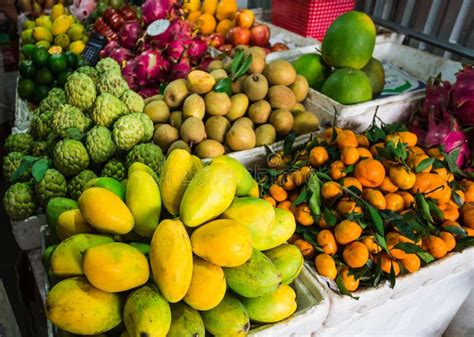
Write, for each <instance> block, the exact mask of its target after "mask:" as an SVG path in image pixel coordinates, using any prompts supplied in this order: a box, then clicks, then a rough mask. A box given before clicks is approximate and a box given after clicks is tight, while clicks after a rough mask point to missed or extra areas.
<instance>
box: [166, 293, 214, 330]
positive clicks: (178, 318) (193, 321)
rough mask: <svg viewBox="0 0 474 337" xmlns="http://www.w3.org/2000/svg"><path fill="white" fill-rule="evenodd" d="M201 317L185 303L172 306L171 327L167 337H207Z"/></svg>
mask: <svg viewBox="0 0 474 337" xmlns="http://www.w3.org/2000/svg"><path fill="white" fill-rule="evenodd" d="M205 336H206V331H205V328H204V322H203V321H202V318H201V315H199V312H198V311H197V310H194V309H193V308H191V307H190V306H188V305H187V304H185V303H183V302H178V303H173V304H171V326H170V330H169V331H168V334H167V335H166V337H205Z"/></svg>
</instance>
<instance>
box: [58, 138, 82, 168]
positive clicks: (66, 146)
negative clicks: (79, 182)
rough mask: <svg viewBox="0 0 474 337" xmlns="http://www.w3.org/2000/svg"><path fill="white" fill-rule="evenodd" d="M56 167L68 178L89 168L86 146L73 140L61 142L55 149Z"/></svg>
mask: <svg viewBox="0 0 474 337" xmlns="http://www.w3.org/2000/svg"><path fill="white" fill-rule="evenodd" d="M53 156H54V166H55V167H56V168H57V169H58V170H59V171H61V173H62V174H64V175H65V176H67V177H70V176H73V175H76V174H78V173H79V172H81V171H82V170H84V169H86V168H87V166H89V155H88V154H87V150H86V148H85V147H84V145H83V144H82V143H81V142H79V141H77V140H73V139H63V140H60V141H59V142H58V143H57V144H56V146H55V147H54V153H53Z"/></svg>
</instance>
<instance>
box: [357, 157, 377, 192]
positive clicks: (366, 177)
mask: <svg viewBox="0 0 474 337" xmlns="http://www.w3.org/2000/svg"><path fill="white" fill-rule="evenodd" d="M354 177H356V178H357V179H358V180H359V181H360V183H361V184H362V186H364V187H377V186H380V185H381V184H382V182H383V180H384V178H385V168H384V167H383V165H382V163H381V162H379V161H378V160H375V159H365V160H362V161H360V162H359V163H357V165H356V167H355V170H354Z"/></svg>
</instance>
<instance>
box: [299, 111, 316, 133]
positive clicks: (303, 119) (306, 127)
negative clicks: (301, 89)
mask: <svg viewBox="0 0 474 337" xmlns="http://www.w3.org/2000/svg"><path fill="white" fill-rule="evenodd" d="M318 128H319V118H318V117H317V116H316V115H315V114H313V113H311V112H309V111H300V112H298V113H297V114H296V115H295V116H294V124H293V132H294V133H296V135H297V136H299V135H302V134H305V133H310V132H314V131H316V130H318Z"/></svg>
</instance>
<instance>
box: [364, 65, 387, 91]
mask: <svg viewBox="0 0 474 337" xmlns="http://www.w3.org/2000/svg"><path fill="white" fill-rule="evenodd" d="M361 70H362V71H363V72H364V73H365V74H366V75H367V77H368V78H369V82H370V86H371V87H372V95H373V96H378V95H379V94H380V93H381V92H382V90H383V87H384V85H385V71H384V70H383V65H382V63H381V62H380V61H379V60H377V59H375V58H373V57H372V58H371V59H370V61H369V63H367V64H366V65H365V67H364V68H362V69H361Z"/></svg>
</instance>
